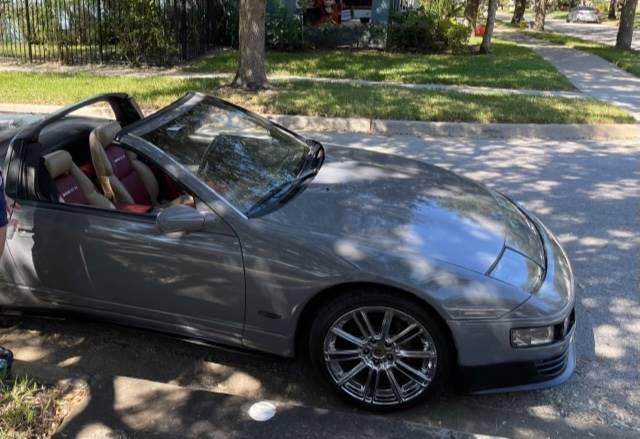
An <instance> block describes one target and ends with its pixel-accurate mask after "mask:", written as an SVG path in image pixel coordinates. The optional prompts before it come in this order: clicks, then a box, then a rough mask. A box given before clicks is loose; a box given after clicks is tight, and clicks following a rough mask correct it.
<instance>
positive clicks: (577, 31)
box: [497, 11, 640, 50]
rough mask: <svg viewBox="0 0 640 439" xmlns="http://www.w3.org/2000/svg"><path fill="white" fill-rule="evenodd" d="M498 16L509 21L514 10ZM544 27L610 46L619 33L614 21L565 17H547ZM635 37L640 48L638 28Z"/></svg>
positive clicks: (636, 47)
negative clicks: (594, 20) (583, 20)
mask: <svg viewBox="0 0 640 439" xmlns="http://www.w3.org/2000/svg"><path fill="white" fill-rule="evenodd" d="M497 16H498V18H499V19H500V20H503V21H507V22H508V21H510V20H511V17H512V16H513V12H501V11H498V14H497ZM525 20H526V21H532V20H533V16H532V15H531V14H527V15H526V16H525ZM544 28H545V30H546V31H550V32H560V33H563V34H566V35H570V36H572V37H577V38H582V39H584V40H591V41H595V42H597V43H602V44H606V45H609V46H615V44H616V37H617V35H618V26H617V25H615V24H613V23H567V22H566V20H565V19H559V18H547V19H546V20H545V21H544ZM634 37H635V38H634V40H633V42H632V44H631V47H632V48H634V49H636V50H640V37H639V33H638V31H637V30H636V31H635V33H634Z"/></svg>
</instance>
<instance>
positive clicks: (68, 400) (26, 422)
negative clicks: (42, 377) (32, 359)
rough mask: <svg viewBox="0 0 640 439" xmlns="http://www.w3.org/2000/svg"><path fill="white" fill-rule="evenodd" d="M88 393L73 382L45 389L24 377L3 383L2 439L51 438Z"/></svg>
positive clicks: (0, 406) (0, 394) (0, 403)
mask: <svg viewBox="0 0 640 439" xmlns="http://www.w3.org/2000/svg"><path fill="white" fill-rule="evenodd" d="M86 393H87V392H86V389H85V388H83V387H82V386H78V385H76V384H74V383H70V382H61V383H58V384H56V385H46V384H42V383H40V382H38V381H36V380H34V379H32V378H30V377H28V376H24V375H23V376H18V377H10V378H8V379H6V380H4V381H3V382H1V383H0V437H1V438H3V439H45V438H50V437H51V436H52V435H53V434H54V433H55V432H56V430H57V429H58V427H59V426H60V424H61V423H62V421H63V420H64V418H65V417H66V416H67V415H68V414H69V413H70V411H71V410H72V409H73V407H75V406H76V405H77V404H78V403H80V402H81V401H82V400H83V399H84V398H85V396H86Z"/></svg>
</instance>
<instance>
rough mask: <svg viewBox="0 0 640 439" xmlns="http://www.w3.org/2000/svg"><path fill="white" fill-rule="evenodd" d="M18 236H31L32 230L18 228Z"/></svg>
mask: <svg viewBox="0 0 640 439" xmlns="http://www.w3.org/2000/svg"><path fill="white" fill-rule="evenodd" d="M18 235H20V236H33V229H27V228H24V227H18Z"/></svg>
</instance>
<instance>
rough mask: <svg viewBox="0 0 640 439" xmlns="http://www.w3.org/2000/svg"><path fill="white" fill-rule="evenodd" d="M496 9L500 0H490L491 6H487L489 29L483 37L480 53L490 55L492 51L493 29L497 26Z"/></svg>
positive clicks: (487, 28)
mask: <svg viewBox="0 0 640 439" xmlns="http://www.w3.org/2000/svg"><path fill="white" fill-rule="evenodd" d="M496 9H498V0H489V4H488V5H487V27H486V29H485V30H484V36H483V37H482V44H481V45H480V53H489V51H490V50H491V38H492V37H493V27H494V26H495V24H496Z"/></svg>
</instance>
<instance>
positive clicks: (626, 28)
mask: <svg viewBox="0 0 640 439" xmlns="http://www.w3.org/2000/svg"><path fill="white" fill-rule="evenodd" d="M637 7H638V0H625V2H624V3H623V4H622V11H620V27H619V28H618V38H617V40H616V49H625V50H629V49H631V42H632V41H633V21H634V20H635V15H636V8H637Z"/></svg>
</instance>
